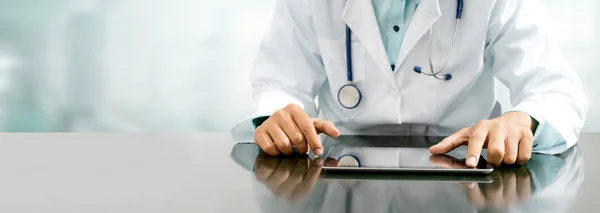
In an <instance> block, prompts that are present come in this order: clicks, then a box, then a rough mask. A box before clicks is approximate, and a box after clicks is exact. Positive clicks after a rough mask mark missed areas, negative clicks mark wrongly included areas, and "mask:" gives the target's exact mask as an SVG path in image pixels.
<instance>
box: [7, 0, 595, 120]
mask: <svg viewBox="0 0 600 213" xmlns="http://www.w3.org/2000/svg"><path fill="white" fill-rule="evenodd" d="M275 2H276V0H252V1H245V0H218V1H208V0H0V131H11V132H48V131H73V132H86V131H119V132H146V131H154V132H156V131H159V132H164V131H169V132H178V131H186V132H228V131H229V129H230V128H231V127H232V126H233V125H234V124H235V123H237V122H238V121H240V120H241V119H243V118H244V117H245V116H247V115H249V114H250V113H251V107H250V106H249V103H250V100H251V87H250V82H249V76H250V68H251V66H252V64H253V59H254V56H255V54H256V51H257V48H258V45H259V42H260V40H261V39H262V36H263V34H264V32H265V30H266V29H267V27H268V25H269V23H270V20H271V16H272V11H273V8H274V5H275ZM544 3H545V6H546V7H547V9H548V11H549V14H550V15H551V16H552V19H553V20H552V21H553V22H552V23H555V25H556V30H557V33H558V37H559V38H560V41H561V46H562V48H563V51H564V54H565V55H566V57H567V59H568V61H569V62H570V64H571V66H572V67H573V68H574V69H575V70H576V71H577V73H578V74H579V76H580V77H581V79H582V80H583V84H584V88H585V93H586V95H587V97H588V99H589V104H590V105H589V113H588V119H587V124H586V126H585V128H584V131H587V132H600V84H598V83H597V82H596V81H597V80H598V79H600V60H599V59H600V3H598V1H596V0H573V1H564V0H544ZM498 94H499V96H500V99H501V102H502V103H503V105H504V106H505V107H509V106H510V104H509V103H508V95H507V94H508V93H507V91H506V88H503V87H499V88H498Z"/></svg>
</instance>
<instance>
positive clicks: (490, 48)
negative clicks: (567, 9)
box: [485, 0, 587, 154]
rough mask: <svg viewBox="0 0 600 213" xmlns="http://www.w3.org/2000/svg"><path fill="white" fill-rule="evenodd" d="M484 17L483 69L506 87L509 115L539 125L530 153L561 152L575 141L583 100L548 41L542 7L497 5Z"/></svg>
mask: <svg viewBox="0 0 600 213" xmlns="http://www.w3.org/2000/svg"><path fill="white" fill-rule="evenodd" d="M490 17H491V18H490V20H489V22H490V24H489V29H488V37H487V44H486V53H485V61H486V66H488V68H491V70H492V72H494V76H495V77H496V78H497V79H498V80H500V81H501V82H502V83H503V84H504V85H506V86H507V87H508V88H509V90H510V99H511V103H512V105H513V106H514V109H513V110H512V111H521V112H525V113H527V114H529V115H530V116H531V117H533V118H534V119H536V120H537V121H538V122H539V123H540V125H539V126H538V129H537V130H536V132H535V135H534V137H535V140H536V142H535V147H534V150H533V151H534V152H539V153H547V154H555V153H560V152H563V151H564V150H566V149H568V148H569V147H571V146H573V145H574V144H575V143H576V141H577V140H578V137H579V134H580V133H581V130H582V127H583V124H584V121H585V116H586V112H587V100H586V97H585V95H584V94H583V91H582V86H581V81H580V79H579V78H578V76H577V75H576V74H575V73H574V72H573V70H572V69H571V68H570V67H569V66H568V65H567V63H566V61H565V59H564V58H563V56H562V54H561V52H560V50H559V46H558V43H557V41H556V39H555V38H553V37H552V36H553V35H555V34H554V33H553V32H552V31H551V29H550V19H549V17H548V16H546V15H545V12H544V11H543V5H542V2H541V1H540V0H521V1H510V0H498V1H497V2H496V5H495V8H494V9H493V11H492V14H491V16H490ZM552 135H554V136H556V137H553V136H552Z"/></svg>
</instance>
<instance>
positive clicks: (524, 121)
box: [500, 112, 537, 132]
mask: <svg viewBox="0 0 600 213" xmlns="http://www.w3.org/2000/svg"><path fill="white" fill-rule="evenodd" d="M500 117H501V118H502V119H505V120H506V121H509V122H515V123H518V124H521V125H524V126H526V127H528V128H529V129H531V132H535V129H536V128H537V122H536V121H535V119H533V118H532V117H531V116H530V115H529V114H527V113H524V112H507V113H504V114H502V115H501V116H500Z"/></svg>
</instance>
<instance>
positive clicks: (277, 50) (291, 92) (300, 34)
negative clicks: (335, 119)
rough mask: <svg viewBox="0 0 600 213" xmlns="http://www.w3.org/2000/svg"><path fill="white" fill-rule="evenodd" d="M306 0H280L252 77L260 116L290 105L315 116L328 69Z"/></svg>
mask: <svg viewBox="0 0 600 213" xmlns="http://www.w3.org/2000/svg"><path fill="white" fill-rule="evenodd" d="M309 4H310V2H309V1H307V0H279V1H278V3H277V6H276V9H275V15H274V17H273V22H272V24H271V26H270V29H269V30H268V32H267V34H266V36H265V38H264V40H263V42H262V44H261V46H260V50H259V53H258V56H257V58H256V63H255V66H254V69H253V73H252V76H251V78H252V79H251V80H252V86H253V87H254V92H255V94H254V96H255V98H256V99H257V103H258V105H257V115H271V114H272V113H273V112H275V111H276V110H278V109H281V108H283V107H285V106H286V105H288V104H291V103H293V104H297V105H299V106H301V107H303V108H304V110H305V111H306V112H307V113H308V114H309V116H313V117H314V116H316V115H317V109H316V106H315V103H314V99H315V97H316V95H317V93H318V91H319V90H320V88H321V85H322V84H323V82H324V81H325V71H324V68H323V63H322V61H321V56H320V54H319V48H318V44H317V36H316V33H315V31H314V27H313V20H312V16H311V12H310V5H309Z"/></svg>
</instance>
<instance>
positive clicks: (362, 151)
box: [323, 136, 491, 171]
mask: <svg viewBox="0 0 600 213" xmlns="http://www.w3.org/2000/svg"><path fill="white" fill-rule="evenodd" d="M387 138H388V139H389V140H384V139H383V138H382V137H377V138H376V140H378V141H386V142H384V143H382V142H373V140H370V139H369V138H368V137H360V141H361V142H360V143H357V142H356V138H354V139H355V140H354V141H350V140H346V143H345V142H344V140H343V139H341V141H339V143H337V144H335V145H334V146H332V147H331V149H330V150H329V152H328V153H327V155H326V157H325V163H324V165H323V167H324V168H325V169H328V168H329V169H331V168H339V169H352V168H356V169H382V170H394V169H403V170H429V171H431V170H473V169H475V170H476V169H491V166H490V165H489V164H488V163H487V162H486V161H485V159H484V158H483V157H480V160H479V163H478V166H477V168H470V167H468V166H467V165H466V163H465V157H466V147H459V148H457V149H456V150H453V151H451V152H449V153H447V154H445V155H432V154H431V153H430V152H429V149H428V148H429V146H430V145H432V144H435V143H437V140H433V141H432V140H420V139H418V137H416V136H412V137H396V138H394V137H387ZM393 140H396V143H394V142H393ZM407 141H409V142H410V143H407ZM415 141H421V142H415Z"/></svg>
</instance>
